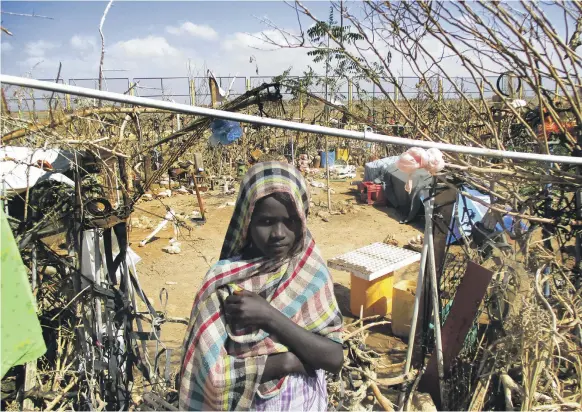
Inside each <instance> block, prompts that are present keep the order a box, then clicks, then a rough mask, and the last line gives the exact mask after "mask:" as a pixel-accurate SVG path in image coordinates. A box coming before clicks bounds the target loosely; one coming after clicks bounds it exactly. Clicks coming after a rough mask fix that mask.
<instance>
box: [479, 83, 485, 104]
mask: <svg viewBox="0 0 582 412" xmlns="http://www.w3.org/2000/svg"><path fill="white" fill-rule="evenodd" d="M484 105H485V85H484V84H483V79H480V80H479V110H481V111H483V110H484V108H483V106H484Z"/></svg>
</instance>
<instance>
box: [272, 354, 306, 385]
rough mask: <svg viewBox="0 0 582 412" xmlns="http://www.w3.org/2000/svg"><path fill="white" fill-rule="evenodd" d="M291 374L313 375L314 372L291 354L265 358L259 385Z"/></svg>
mask: <svg viewBox="0 0 582 412" xmlns="http://www.w3.org/2000/svg"><path fill="white" fill-rule="evenodd" d="M292 373H299V374H303V375H313V373H314V371H313V369H311V368H308V367H307V366H306V365H304V364H303V362H301V360H300V359H299V358H298V357H297V355H295V354H294V353H293V352H284V353H276V354H274V355H269V356H268V357H267V363H266V364H265V369H264V370H263V375H262V377H261V383H263V382H268V381H270V380H273V379H280V378H282V377H283V376H287V375H290V374H292Z"/></svg>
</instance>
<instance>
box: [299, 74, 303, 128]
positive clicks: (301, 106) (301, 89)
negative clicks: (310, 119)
mask: <svg viewBox="0 0 582 412" xmlns="http://www.w3.org/2000/svg"><path fill="white" fill-rule="evenodd" d="M299 119H301V123H303V87H302V82H301V81H299Z"/></svg>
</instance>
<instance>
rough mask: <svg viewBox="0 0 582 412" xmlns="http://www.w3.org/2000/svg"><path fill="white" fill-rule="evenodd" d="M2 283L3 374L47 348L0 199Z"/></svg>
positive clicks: (0, 343) (26, 278) (0, 268)
mask: <svg viewBox="0 0 582 412" xmlns="http://www.w3.org/2000/svg"><path fill="white" fill-rule="evenodd" d="M0 220H1V222H0V244H1V245H2V253H1V259H0V265H1V266H0V274H1V278H0V284H1V288H2V292H1V296H2V303H1V306H2V326H1V327H0V329H1V334H2V336H1V338H2V340H1V341H0V347H1V356H2V369H1V373H2V376H1V377H2V378H3V377H4V375H5V374H6V372H8V370H9V369H10V368H11V367H13V366H16V365H24V364H25V363H27V362H32V361H35V360H36V359H38V358H40V357H41V356H43V355H44V354H45V352H46V345H45V342H44V338H43V336H42V329H41V327H40V322H39V320H38V316H37V314H36V304H35V301H34V296H33V295H32V290H31V287H30V282H29V280H28V274H27V270H26V266H24V263H23V262H22V257H21V256H20V252H19V250H18V246H17V245H16V241H15V240H14V235H13V234H12V230H11V229H10V225H9V223H8V219H7V217H6V214H5V213H4V205H3V204H2V202H0Z"/></svg>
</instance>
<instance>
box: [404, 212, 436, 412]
mask: <svg viewBox="0 0 582 412" xmlns="http://www.w3.org/2000/svg"><path fill="white" fill-rule="evenodd" d="M425 220H426V222H425V225H424V242H423V244H422V252H421V255H420V267H419V268H418V276H417V279H416V292H415V293H414V307H413V309H412V321H411V323H410V333H409V334H408V348H407V349H406V363H405V364H404V373H405V374H407V373H408V372H410V368H411V366H412V353H413V352H414V339H416V324H417V322H418V311H419V309H420V297H421V295H422V286H423V284H424V273H425V270H426V258H427V256H428V242H427V239H428V230H429V226H428V216H427V218H426V219H425ZM403 405H404V392H401V393H400V396H399V398H398V410H402V407H403Z"/></svg>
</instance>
